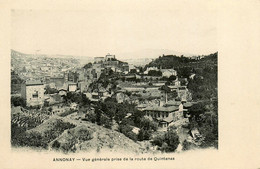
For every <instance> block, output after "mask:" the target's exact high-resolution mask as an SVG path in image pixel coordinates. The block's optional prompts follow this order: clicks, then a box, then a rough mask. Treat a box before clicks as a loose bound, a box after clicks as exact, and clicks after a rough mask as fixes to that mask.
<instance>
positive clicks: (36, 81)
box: [25, 80, 43, 86]
mask: <svg viewBox="0 0 260 169" xmlns="http://www.w3.org/2000/svg"><path fill="white" fill-rule="evenodd" d="M25 84H26V86H31V85H43V83H42V82H41V81H40V80H29V81H26V83H25Z"/></svg>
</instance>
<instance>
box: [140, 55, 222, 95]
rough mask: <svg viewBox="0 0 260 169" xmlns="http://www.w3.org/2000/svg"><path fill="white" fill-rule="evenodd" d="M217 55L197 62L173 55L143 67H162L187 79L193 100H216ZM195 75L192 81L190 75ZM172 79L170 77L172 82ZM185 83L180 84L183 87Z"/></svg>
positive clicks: (208, 56)
mask: <svg viewBox="0 0 260 169" xmlns="http://www.w3.org/2000/svg"><path fill="white" fill-rule="evenodd" d="M217 64H218V53H217V52H216V53H213V54H210V55H207V56H204V58H202V59H199V60H194V59H190V58H187V57H183V56H181V57H178V56H175V55H165V56H163V57H159V58H158V59H155V60H154V61H152V62H150V63H149V64H147V65H146V66H145V68H147V67H153V66H155V67H158V68H159V67H162V68H164V69H170V68H174V69H175V70H176V71H177V72H178V77H179V78H180V79H182V78H187V79H188V86H187V87H188V89H189V91H190V92H191V93H192V99H193V100H208V99H211V98H217V84H218V83H217V77H218V73H217V72H218V69H217ZM192 74H195V77H194V78H193V79H191V78H190V75H192ZM173 79H174V77H171V80H173ZM184 83H186V82H184V81H183V82H181V84H182V85H183V84H184Z"/></svg>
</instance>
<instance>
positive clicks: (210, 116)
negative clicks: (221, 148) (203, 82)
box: [189, 101, 218, 148]
mask: <svg viewBox="0 0 260 169" xmlns="http://www.w3.org/2000/svg"><path fill="white" fill-rule="evenodd" d="M217 110H218V105H217V101H210V102H201V103H199V104H196V105H193V106H192V107H191V108H190V110H189V112H190V125H189V128H190V130H192V129H194V128H197V129H198V130H199V132H200V134H201V135H202V136H203V138H204V139H203V142H202V144H201V147H210V146H213V147H216V148H218V113H217Z"/></svg>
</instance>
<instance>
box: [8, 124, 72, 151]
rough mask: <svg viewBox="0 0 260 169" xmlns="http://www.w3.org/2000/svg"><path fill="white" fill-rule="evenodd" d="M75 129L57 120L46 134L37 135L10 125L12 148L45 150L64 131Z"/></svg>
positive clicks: (34, 132)
mask: <svg viewBox="0 0 260 169" xmlns="http://www.w3.org/2000/svg"><path fill="white" fill-rule="evenodd" d="M73 127H75V125H73V124H70V123H68V122H63V121H62V120H57V122H56V123H55V124H54V126H53V128H52V129H50V130H47V131H46V132H44V133H43V134H42V133H39V132H37V131H31V132H26V131H25V128H23V127H22V128H20V127H17V126H16V125H12V129H11V130H12V137H11V143H12V145H14V146H28V147H38V148H44V149H46V148H47V146H48V143H49V142H51V141H52V140H54V139H55V138H57V137H58V136H59V135H60V134H61V133H63V132H64V130H67V129H70V128H73Z"/></svg>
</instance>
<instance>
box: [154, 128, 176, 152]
mask: <svg viewBox="0 0 260 169" xmlns="http://www.w3.org/2000/svg"><path fill="white" fill-rule="evenodd" d="M179 143H180V141H179V136H178V135H177V133H176V132H175V131H174V130H169V131H168V132H167V133H165V134H164V135H162V136H157V137H155V138H154V139H153V141H152V144H153V145H157V146H159V149H160V150H161V151H165V152H174V151H175V150H176V149H177V147H178V145H179Z"/></svg>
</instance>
